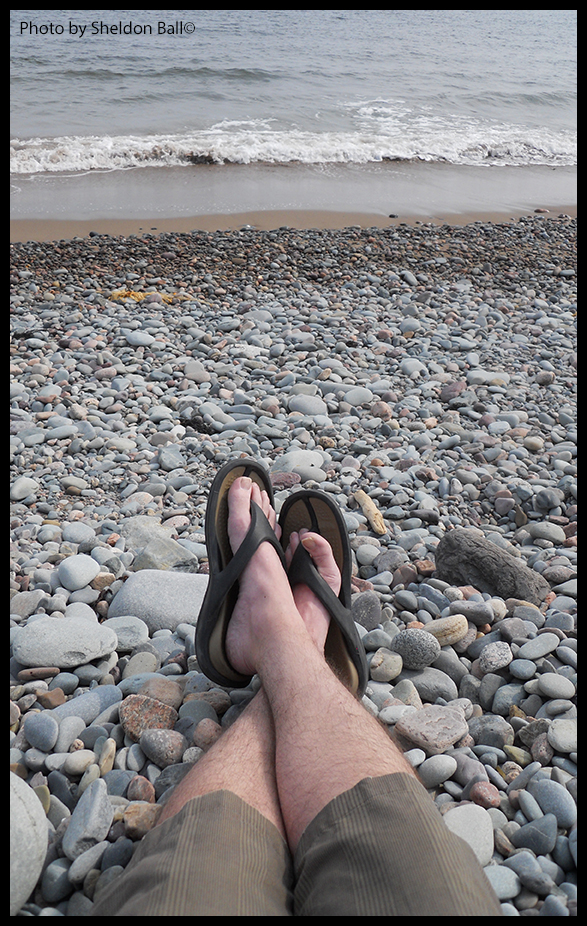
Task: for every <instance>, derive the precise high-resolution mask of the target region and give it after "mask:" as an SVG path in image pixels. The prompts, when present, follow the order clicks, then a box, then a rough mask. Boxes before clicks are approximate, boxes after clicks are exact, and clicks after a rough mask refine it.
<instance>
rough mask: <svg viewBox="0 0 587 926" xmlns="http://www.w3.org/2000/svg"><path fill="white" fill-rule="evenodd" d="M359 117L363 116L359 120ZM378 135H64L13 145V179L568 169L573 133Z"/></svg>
mask: <svg viewBox="0 0 587 926" xmlns="http://www.w3.org/2000/svg"><path fill="white" fill-rule="evenodd" d="M363 115H365V113H364V114H363ZM386 129H387V131H385V132H384V133H383V132H380V133H376V132H368V131H365V130H364V129H363V130H361V129H359V130H358V131H356V132H318V133H313V132H307V131H301V130H298V129H288V130H281V129H276V128H273V127H271V126H270V124H269V122H267V121H259V123H257V124H246V125H245V124H243V123H235V122H231V123H229V122H226V123H220V124H218V125H217V126H213V127H212V128H211V129H209V130H208V131H204V132H193V133H186V134H176V135H145V136H140V135H112V136H107V135H99V136H98V135H87V136H79V135H70V136H60V137H57V138H27V139H23V138H14V139H12V140H11V143H10V170H11V174H13V175H23V174H24V175H30V174H39V173H68V172H69V173H83V172H87V171H111V170H126V169H131V168H141V167H174V166H193V165H202V164H204V165H205V164H208V165H212V164H213V165H222V164H255V163H259V164H273V165H280V164H284V165H285V164H292V163H299V164H308V165H312V164H314V165H321V164H324V165H326V164H358V165H360V164H369V163H378V162H384V161H428V162H444V163H450V164H455V165H458V164H463V165H473V166H475V165H504V166H525V165H548V166H552V167H556V166H573V165H575V164H576V159H577V146H576V136H575V135H574V133H572V132H558V133H553V132H549V131H548V130H542V131H541V130H536V129H532V130H530V129H524V128H521V127H515V126H513V127H493V128H491V129H486V130H484V131H482V130H480V128H479V127H471V126H461V127H457V130H455V126H454V125H449V124H447V123H446V121H442V120H437V121H436V122H435V120H434V119H429V120H427V121H426V122H420V124H417V125H414V126H413V127H412V129H411V130H407V129H406V126H405V125H403V126H401V125H400V126H398V125H396V126H394V125H391V124H390V125H388V126H387V127H386Z"/></svg>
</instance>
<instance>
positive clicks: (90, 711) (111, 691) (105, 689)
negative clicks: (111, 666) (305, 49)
mask: <svg viewBox="0 0 587 926" xmlns="http://www.w3.org/2000/svg"><path fill="white" fill-rule="evenodd" d="M120 701H122V692H121V690H120V688H119V687H118V686H117V685H98V687H97V688H93V689H92V690H91V691H86V692H85V693H84V694H82V695H79V697H77V698H71V700H69V701H66V702H65V704H60V705H59V706H58V707H54V708H53V710H52V711H51V713H52V714H53V715H54V717H56V718H57V720H58V721H59V723H60V724H61V721H62V720H63V718H64V717H81V718H82V719H83V720H84V721H85V723H86V724H90V723H93V722H94V720H96V718H97V717H99V716H100V714H102V713H103V712H104V711H105V710H106V709H107V708H109V707H112V706H113V705H117V704H118V703H119V702H120Z"/></svg>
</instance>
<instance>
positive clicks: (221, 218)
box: [10, 205, 577, 242]
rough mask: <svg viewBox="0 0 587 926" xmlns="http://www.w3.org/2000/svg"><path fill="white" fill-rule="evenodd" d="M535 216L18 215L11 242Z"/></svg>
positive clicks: (550, 211) (552, 211)
mask: <svg viewBox="0 0 587 926" xmlns="http://www.w3.org/2000/svg"><path fill="white" fill-rule="evenodd" d="M536 211H537V212H539V213H540V214H544V215H551V216H557V215H560V214H564V215H569V216H571V217H576V215H577V206H576V205H574V206H549V207H546V206H542V207H537V210H536ZM528 214H530V213H529V212H528V211H525V210H518V211H516V212H514V211H513V210H512V211H510V212H496V213H478V212H474V213H468V212H464V213H462V214H460V215H452V214H450V213H447V214H446V215H444V216H441V215H436V214H435V215H430V216H428V217H426V216H424V217H422V216H415V215H408V216H397V217H393V218H392V217H389V216H384V215H379V214H377V213H361V212H356V213H355V212H336V211H314V210H305V209H299V210H266V211H259V210H257V211H254V212H238V213H225V214H222V215H196V216H188V217H184V216H174V217H168V218H148V219H142V218H137V219H131V218H128V219H117V218H98V219H15V220H13V221H11V223H10V240H11V241H12V242H23V241H45V242H47V241H60V240H63V239H66V240H67V239H71V238H74V237H80V238H84V237H86V236H87V235H89V234H91V233H94V234H99V235H122V236H124V237H127V236H129V235H145V234H155V235H159V234H163V233H176V234H181V233H185V232H191V231H194V230H195V229H199V230H201V231H206V232H212V231H234V230H236V229H239V228H243V227H249V228H253V229H258V230H259V231H271V230H273V229H276V228H282V227H289V228H296V229H311V228H315V229H332V230H337V229H343V228H349V227H352V226H359V227H361V228H371V227H373V228H390V227H392V226H396V225H401V224H407V225H417V224H419V223H422V222H426V223H431V224H434V225H444V224H447V225H470V224H471V223H472V222H496V223H497V222H506V221H508V220H510V219H516V218H519V217H520V216H521V215H528Z"/></svg>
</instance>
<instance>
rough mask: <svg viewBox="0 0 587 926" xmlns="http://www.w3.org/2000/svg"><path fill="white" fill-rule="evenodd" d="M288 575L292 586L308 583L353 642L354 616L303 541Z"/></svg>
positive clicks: (295, 554)
mask: <svg viewBox="0 0 587 926" xmlns="http://www.w3.org/2000/svg"><path fill="white" fill-rule="evenodd" d="M287 577H288V579H289V584H290V585H291V586H292V588H293V587H294V586H295V585H307V586H308V588H309V589H311V591H313V592H314V594H315V595H316V597H317V598H318V600H319V601H320V602H321V603H322V604H323V605H324V607H325V608H326V610H327V611H328V613H329V614H330V615H331V617H333V618H334V620H335V621H336V623H337V624H338V626H339V628H340V630H341V631H342V632H343V633H344V635H345V638H346V639H347V640H348V641H349V642H351V641H350V635H351V630H350V622H351V621H352V616H351V613H350V611H349V610H348V608H345V606H344V605H343V603H342V601H341V600H340V598H338V596H337V595H335V594H334V592H333V591H332V589H331V588H330V586H329V585H328V583H327V582H325V581H324V579H323V578H322V576H321V575H320V573H319V572H318V570H317V569H316V567H315V565H314V563H313V561H312V557H311V556H310V554H309V553H308V551H307V550H306V549H304V547H303V546H302V544H301V543H300V544H299V545H298V547H297V549H296V551H295V553H294V555H293V558H292V561H291V564H290V567H289V570H288V573H287Z"/></svg>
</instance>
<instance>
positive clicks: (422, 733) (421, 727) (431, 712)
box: [395, 704, 468, 756]
mask: <svg viewBox="0 0 587 926" xmlns="http://www.w3.org/2000/svg"><path fill="white" fill-rule="evenodd" d="M395 730H396V732H397V733H399V734H400V735H401V736H403V737H405V738H406V739H409V740H410V741H411V742H412V743H415V745H416V746H419V747H420V748H421V749H424V750H425V751H426V753H427V754H428V755H431V756H432V755H437V754H439V753H442V752H445V750H446V749H448V747H449V746H452V745H453V744H454V743H456V742H457V741H458V740H460V739H462V738H463V737H464V736H466V735H467V733H468V727H467V721H466V720H465V718H464V716H463V714H462V713H461V712H460V711H455V710H453V709H452V708H450V707H443V706H442V705H440V704H426V705H424V707H422V708H421V709H420V710H416V711H414V712H413V713H410V714H407V715H404V716H402V717H401V718H400V719H399V720H398V722H397V723H396V725H395Z"/></svg>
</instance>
